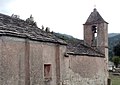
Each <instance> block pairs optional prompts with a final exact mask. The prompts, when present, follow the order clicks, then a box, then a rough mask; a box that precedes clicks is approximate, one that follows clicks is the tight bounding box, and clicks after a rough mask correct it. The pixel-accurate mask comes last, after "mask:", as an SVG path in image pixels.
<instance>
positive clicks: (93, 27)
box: [92, 25, 97, 46]
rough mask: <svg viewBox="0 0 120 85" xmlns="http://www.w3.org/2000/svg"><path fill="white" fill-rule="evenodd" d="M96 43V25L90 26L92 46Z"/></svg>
mask: <svg viewBox="0 0 120 85" xmlns="http://www.w3.org/2000/svg"><path fill="white" fill-rule="evenodd" d="M96 44H97V26H95V25H93V26H92V46H96Z"/></svg>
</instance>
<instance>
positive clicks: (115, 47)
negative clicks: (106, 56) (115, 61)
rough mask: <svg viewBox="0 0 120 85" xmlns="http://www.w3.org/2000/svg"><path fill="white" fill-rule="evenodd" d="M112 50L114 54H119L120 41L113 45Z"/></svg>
mask: <svg viewBox="0 0 120 85" xmlns="http://www.w3.org/2000/svg"><path fill="white" fill-rule="evenodd" d="M113 51H114V55H115V56H120V43H118V44H117V45H116V46H114V48H113Z"/></svg>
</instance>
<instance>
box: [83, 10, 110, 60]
mask: <svg viewBox="0 0 120 85" xmlns="http://www.w3.org/2000/svg"><path fill="white" fill-rule="evenodd" d="M84 42H85V43H86V44H88V45H89V46H91V47H93V48H97V49H98V50H99V51H100V52H101V53H103V54H105V57H106V59H107V60H108V23H107V22H106V21H105V20H104V19H103V18H102V17H101V15H100V14H99V12H98V11H97V9H96V8H94V10H93V12H91V14H90V16H89V17H88V19H87V21H86V22H85V24H84Z"/></svg>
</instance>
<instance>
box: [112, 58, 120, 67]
mask: <svg viewBox="0 0 120 85" xmlns="http://www.w3.org/2000/svg"><path fill="white" fill-rule="evenodd" d="M112 61H113V62H114V64H115V66H116V68H117V67H118V65H119V63H120V57H119V56H114V57H113V58H112Z"/></svg>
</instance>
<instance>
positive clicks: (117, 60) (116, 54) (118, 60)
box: [112, 43, 120, 68]
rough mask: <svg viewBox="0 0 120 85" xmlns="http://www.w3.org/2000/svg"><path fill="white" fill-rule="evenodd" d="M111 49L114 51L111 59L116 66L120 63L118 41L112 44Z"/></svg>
mask: <svg viewBox="0 0 120 85" xmlns="http://www.w3.org/2000/svg"><path fill="white" fill-rule="evenodd" d="M113 51H114V56H113V58H112V61H113V62H114V64H115V66H116V68H117V67H118V65H119V63H120V43H118V44H117V45H116V46H114V48H113Z"/></svg>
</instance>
